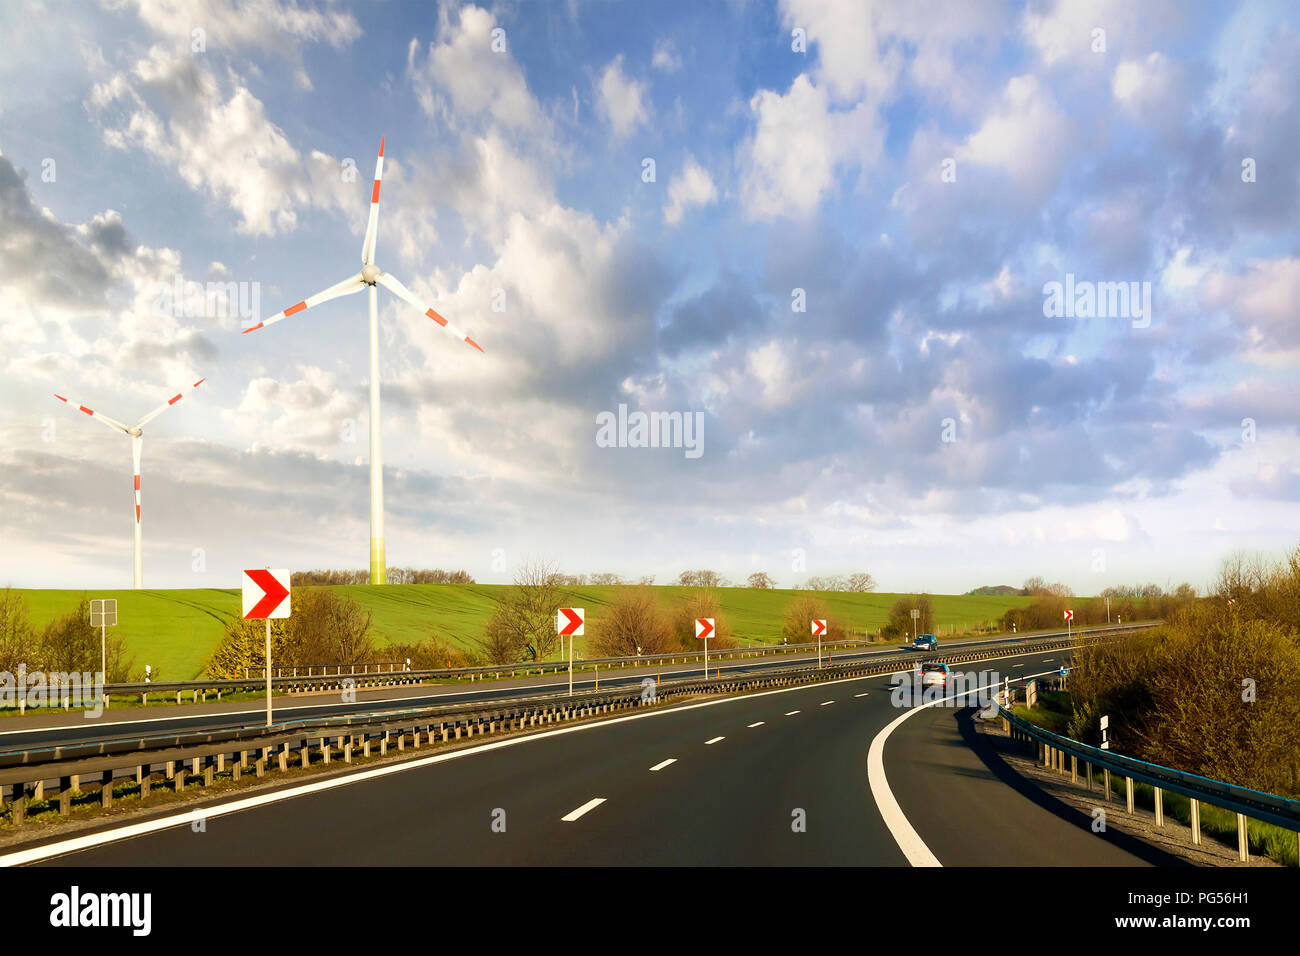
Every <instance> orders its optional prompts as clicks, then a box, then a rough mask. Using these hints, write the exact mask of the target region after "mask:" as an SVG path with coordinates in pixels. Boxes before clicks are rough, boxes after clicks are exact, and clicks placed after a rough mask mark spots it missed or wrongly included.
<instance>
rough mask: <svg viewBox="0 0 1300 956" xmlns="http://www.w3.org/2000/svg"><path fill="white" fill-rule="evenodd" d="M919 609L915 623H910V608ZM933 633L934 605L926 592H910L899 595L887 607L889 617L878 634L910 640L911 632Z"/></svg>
mask: <svg viewBox="0 0 1300 956" xmlns="http://www.w3.org/2000/svg"><path fill="white" fill-rule="evenodd" d="M913 609H916V610H917V611H920V612H921V613H920V616H919V617H917V619H916V625H915V626H913V624H912V610H913ZM914 631H915V633H917V634H933V633H934V605H933V603H932V602H931V600H930V595H928V594H912V595H909V596H905V597H901V598H899V599H898V600H897V601H895V602H894V604H893V607H891V608H890V609H889V618H888V619H887V621H886V622H885V626H884V627H882V628H881V629H880V636H881V637H883V638H885V639H886V640H899V639H900V638H904V639H908V640H910V639H911V637H912V633H913V632H914Z"/></svg>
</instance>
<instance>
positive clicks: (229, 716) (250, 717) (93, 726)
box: [0, 635, 1005, 752]
mask: <svg viewBox="0 0 1300 956" xmlns="http://www.w3.org/2000/svg"><path fill="white" fill-rule="evenodd" d="M996 639H1005V635H999V636H997V637H996V638H980V639H976V640H968V641H955V642H952V643H942V644H940V648H939V650H940V652H948V651H952V650H958V649H961V648H968V647H972V646H978V645H979V644H982V643H988V642H989V641H991V640H996ZM900 652H901V649H900V647H899V646H898V645H891V646H888V647H878V648H869V649H866V650H854V651H842V652H837V653H835V654H834V660H836V661H845V660H860V659H864V658H875V657H881V656H883V657H889V656H900ZM816 659H817V655H816V654H811V655H806V654H791V655H779V656H774V657H769V658H750V659H747V660H745V659H742V660H738V661H734V662H728V661H722V662H719V663H717V664H714V663H713V662H712V661H710V663H709V672H710V673H714V672H715V671H717V670H721V672H722V673H723V674H742V673H753V672H756V671H763V670H766V669H772V668H782V667H790V666H794V665H797V664H800V663H808V662H810V661H815V660H816ZM702 673H703V665H701V664H672V665H657V666H653V667H628V668H619V669H617V670H611V671H609V672H608V673H602V674H601V675H600V677H599V682H600V686H601V687H602V688H604V687H618V686H625V685H637V684H639V683H640V682H641V680H642V679H643V678H645V677H646V676H651V677H653V676H655V675H662V676H664V677H680V676H688V675H695V674H702ZM596 680H597V678H596V677H595V675H593V674H591V673H590V672H580V671H575V673H574V677H573V688H574V690H575V691H578V690H591V689H592V688H594V687H595V686H596ZM568 686H569V683H568V675H567V674H565V675H560V676H558V677H557V676H556V675H554V674H547V675H545V676H541V675H533V676H531V677H520V678H510V679H505V680H499V681H479V682H475V683H456V684H429V685H424V686H420V685H401V686H395V687H384V688H376V689H374V690H364V689H362V690H358V691H356V700H355V701H354V702H351V703H344V702H343V701H342V700H341V697H340V694H339V692H338V691H330V692H324V693H318V694H301V695H293V696H280V697H277V698H276V699H275V715H276V719H277V720H312V719H316V718H321V717H337V716H339V715H343V714H365V713H368V712H373V711H381V710H389V709H392V708H394V707H427V706H432V705H437V704H458V703H474V702H480V701H491V700H494V699H502V698H507V697H522V696H530V695H543V694H556V693H562V692H564V691H566V690H567V689H568ZM265 719H266V709H265V705H264V704H263V703H262V702H261V701H256V702H254V701H235V702H231V701H225V702H221V703H210V704H182V705H180V706H175V707H174V706H172V705H164V706H160V707H151V708H143V707H141V708H123V709H118V710H112V709H109V710H106V711H104V712H103V714H102V715H101V716H100V717H98V718H95V719H93V720H92V719H87V717H86V716H85V715H84V714H82V713H80V712H78V711H72V712H70V713H66V714H49V713H46V714H35V715H31V716H23V717H6V718H5V719H4V720H3V721H0V752H8V751H14V750H35V749H39V748H45V747H54V746H58V745H60V744H72V743H94V742H101V741H106V740H118V739H122V738H129V737H138V736H142V735H149V734H160V735H161V734H176V733H184V732H191V731H211V730H222V729H228V728H237V727H245V726H261V725H262V724H263V723H265Z"/></svg>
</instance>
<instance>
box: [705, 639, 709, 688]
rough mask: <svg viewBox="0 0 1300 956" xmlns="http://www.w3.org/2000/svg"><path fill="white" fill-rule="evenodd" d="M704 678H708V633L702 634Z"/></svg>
mask: <svg viewBox="0 0 1300 956" xmlns="http://www.w3.org/2000/svg"><path fill="white" fill-rule="evenodd" d="M704 679H705V680H708V679H709V635H707V634H705V635H704Z"/></svg>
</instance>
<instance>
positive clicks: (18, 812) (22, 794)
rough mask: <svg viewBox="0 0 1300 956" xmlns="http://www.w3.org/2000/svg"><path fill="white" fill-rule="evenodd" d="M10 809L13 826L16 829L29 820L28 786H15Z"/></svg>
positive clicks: (20, 784) (19, 784)
mask: <svg viewBox="0 0 1300 956" xmlns="http://www.w3.org/2000/svg"><path fill="white" fill-rule="evenodd" d="M9 809H10V814H11V816H10V819H11V820H12V821H13V825H14V826H16V827H20V826H22V825H23V822H24V821H25V820H26V818H27V784H25V783H17V784H14V799H13V803H12V804H11V805H10V808H9Z"/></svg>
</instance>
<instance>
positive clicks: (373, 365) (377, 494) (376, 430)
mask: <svg viewBox="0 0 1300 956" xmlns="http://www.w3.org/2000/svg"><path fill="white" fill-rule="evenodd" d="M379 418H380V416H379V293H378V291H377V289H376V287H375V286H374V285H372V286H371V287H370V583H371V584H384V583H386V581H387V575H388V571H387V567H386V562H385V559H384V451H383V446H382V443H381V441H380V424H379Z"/></svg>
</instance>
